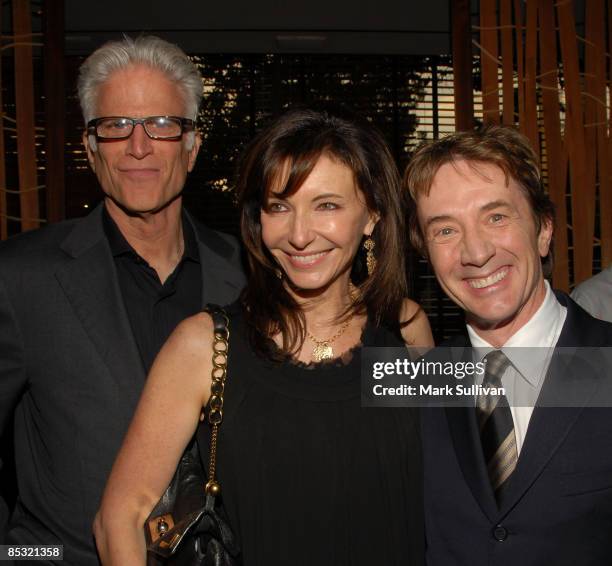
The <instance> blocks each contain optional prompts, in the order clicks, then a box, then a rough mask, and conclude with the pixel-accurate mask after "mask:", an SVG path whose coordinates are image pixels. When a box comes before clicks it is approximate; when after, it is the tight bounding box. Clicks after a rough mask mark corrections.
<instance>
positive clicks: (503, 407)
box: [476, 350, 518, 505]
mask: <svg viewBox="0 0 612 566" xmlns="http://www.w3.org/2000/svg"><path fill="white" fill-rule="evenodd" d="M485 362H486V366H485V377H484V380H483V382H482V386H483V388H484V387H502V381H501V378H502V375H503V374H504V372H505V371H506V369H508V367H510V365H511V364H510V360H509V359H508V358H507V357H506V355H505V354H504V353H503V352H502V351H501V350H493V351H491V352H489V353H488V354H487V356H486V358H485ZM476 418H477V420H478V426H479V428H480V440H481V442H482V450H483V453H484V458H485V462H486V464H487V471H488V474H489V479H490V481H491V486H492V487H493V491H494V492H495V499H496V500H497V503H498V505H500V504H501V500H502V497H503V493H504V488H505V487H506V486H507V484H508V481H507V480H508V478H510V476H511V475H512V472H514V469H515V468H516V462H517V460H518V452H517V449H516V437H515V435H514V421H513V420H512V413H511V412H510V406H509V405H508V399H507V398H506V396H505V395H486V394H482V395H479V396H478V398H477V399H476Z"/></svg>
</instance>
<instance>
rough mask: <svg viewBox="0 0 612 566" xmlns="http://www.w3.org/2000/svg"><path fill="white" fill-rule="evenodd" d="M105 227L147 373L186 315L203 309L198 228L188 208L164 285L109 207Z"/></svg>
mask: <svg viewBox="0 0 612 566" xmlns="http://www.w3.org/2000/svg"><path fill="white" fill-rule="evenodd" d="M103 217H104V232H105V234H106V237H107V239H108V243H109V244H110V249H111V253H112V255H113V259H114V260H115V266H116V268H117V276H118V278H119V287H120V288H121V294H122V295H123V302H124V304H125V308H126V310H127V315H128V318H129V320H130V324H131V326H132V332H133V333H134V338H135V340H136V344H137V345H138V349H139V351H140V357H141V359H142V363H143V365H144V368H145V370H146V371H147V372H148V371H149V369H150V368H151V365H152V364H153V360H154V359H155V356H156V355H157V353H158V352H159V350H160V349H161V347H162V345H163V344H164V342H165V341H166V339H167V338H168V336H169V335H170V334H171V332H172V331H173V330H174V328H175V327H176V325H177V324H178V323H179V322H181V320H183V319H184V318H187V317H188V316H190V315H192V314H195V313H196V312H199V311H200V310H202V270H201V268H200V254H199V250H198V243H197V241H196V237H195V233H194V231H193V227H192V226H191V223H190V222H189V220H188V219H187V218H186V217H185V214H184V213H183V216H182V223H183V238H184V240H185V251H184V252H183V257H182V258H181V261H180V262H179V263H178V265H177V266H176V268H175V269H174V271H173V272H172V274H171V275H170V276H169V277H168V279H166V281H165V282H164V284H163V285H162V283H161V281H160V280H159V277H158V275H157V272H156V271H155V269H153V268H152V267H151V266H150V265H149V264H148V263H147V262H146V261H145V260H144V259H143V258H142V257H140V256H139V255H138V254H137V253H136V251H135V250H134V248H132V246H130V244H129V243H128V242H127V240H126V239H125V238H124V237H123V234H122V233H121V232H120V230H119V228H118V227H117V225H116V224H115V222H114V221H113V219H112V218H111V217H110V215H109V214H108V212H107V211H106V209H104V215H103Z"/></svg>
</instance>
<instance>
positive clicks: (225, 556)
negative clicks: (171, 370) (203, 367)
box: [145, 305, 241, 566]
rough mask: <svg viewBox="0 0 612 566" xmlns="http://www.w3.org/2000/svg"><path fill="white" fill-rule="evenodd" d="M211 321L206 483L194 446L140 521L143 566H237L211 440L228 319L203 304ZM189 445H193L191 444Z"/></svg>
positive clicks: (218, 414) (219, 413)
mask: <svg viewBox="0 0 612 566" xmlns="http://www.w3.org/2000/svg"><path fill="white" fill-rule="evenodd" d="M204 310H205V311H207V312H209V313H210V315H211V316H212V318H213V322H214V338H213V356H212V358H213V369H212V381H211V394H210V399H209V402H208V405H207V407H206V410H205V414H206V418H207V420H208V422H209V423H210V425H211V441H210V458H209V465H208V480H207V478H206V474H205V473H204V470H203V469H202V465H201V463H200V459H199V456H198V453H197V450H196V448H197V447H196V446H191V447H189V448H188V449H187V450H186V451H185V453H184V454H183V456H182V458H181V460H180V462H179V465H178V467H177V470H176V473H175V474H174V477H173V478H172V481H171V482H170V485H169V486H168V489H167V490H166V492H165V493H164V495H163V496H162V497H161V499H160V500H159V502H158V503H157V505H156V506H155V508H154V509H153V511H152V512H151V514H150V515H149V518H148V519H147V521H146V522H145V537H146V540H147V550H148V553H147V566H162V565H167V566H240V564H241V560H240V556H239V555H240V551H239V548H238V545H237V543H236V539H235V537H234V534H233V532H232V530H231V528H230V526H229V524H228V522H227V520H226V518H225V516H224V513H223V510H222V508H221V506H220V505H219V502H218V500H217V499H218V496H219V494H220V492H221V487H220V485H219V482H218V481H217V479H216V476H215V471H216V456H217V438H218V433H219V426H220V425H221V421H222V420H223V393H224V388H225V378H226V376H227V353H228V344H229V328H228V323H229V321H228V318H227V315H226V314H225V312H224V311H223V309H221V308H220V307H218V306H216V305H207V306H206V308H205V309H204ZM194 444H195V442H194Z"/></svg>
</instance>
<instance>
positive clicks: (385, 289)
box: [236, 108, 407, 360]
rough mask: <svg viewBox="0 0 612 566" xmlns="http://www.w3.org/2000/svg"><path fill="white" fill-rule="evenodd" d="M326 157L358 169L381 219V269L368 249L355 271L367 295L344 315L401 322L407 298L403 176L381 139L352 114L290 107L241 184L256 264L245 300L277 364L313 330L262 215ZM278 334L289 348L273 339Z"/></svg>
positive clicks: (376, 235)
mask: <svg viewBox="0 0 612 566" xmlns="http://www.w3.org/2000/svg"><path fill="white" fill-rule="evenodd" d="M323 154H325V155H327V156H329V157H330V158H332V159H335V160H337V161H338V162H340V163H342V164H344V165H346V166H347V167H349V168H350V169H351V170H352V171H353V175H354V179H355V184H356V186H357V188H358V189H359V190H360V192H361V193H362V195H363V198H364V200H365V203H366V206H367V208H368V209H369V210H370V211H371V212H375V213H376V214H377V215H378V217H379V220H378V223H377V224H376V227H375V229H374V232H373V233H372V236H371V237H372V238H373V240H374V242H375V244H376V246H375V249H374V251H375V254H376V260H377V265H376V269H375V271H374V273H373V274H372V275H370V276H368V275H367V271H366V268H365V253H364V252H363V250H362V248H361V247H360V251H359V252H358V253H357V256H356V257H355V259H354V263H353V268H352V272H351V280H352V282H353V284H354V285H355V286H356V287H357V288H358V289H359V293H357V296H356V298H355V301H354V302H353V303H352V305H351V307H350V308H349V310H348V311H347V312H346V313H344V314H343V316H349V315H351V314H353V313H363V312H366V311H367V312H368V314H369V316H370V317H371V318H372V320H373V322H374V324H376V325H379V324H381V323H384V322H386V323H389V324H392V325H397V323H398V317H399V312H400V307H401V302H402V300H403V298H404V297H405V296H406V295H407V283H406V275H405V256H406V254H405V245H404V242H405V234H406V230H405V227H404V221H403V218H404V216H403V212H402V208H401V197H400V179H399V174H398V172H397V168H396V166H395V162H394V160H393V157H392V156H391V153H390V151H389V149H388V147H387V145H386V143H385V142H384V140H383V138H382V136H381V134H380V133H379V132H378V130H377V129H376V128H375V127H374V126H372V125H371V124H370V123H368V122H367V121H363V120H360V119H358V118H356V117H355V116H353V115H352V114H350V113H348V111H346V110H339V109H334V110H330V109H329V108H324V109H315V108H301V109H293V110H289V111H288V112H286V113H285V114H283V115H282V116H280V117H279V118H277V119H276V120H275V121H274V122H273V123H272V124H271V125H270V126H268V127H267V128H266V129H265V130H264V131H262V132H261V133H260V134H259V135H258V136H257V137H256V138H255V139H254V140H253V141H252V142H251V144H250V145H249V147H248V148H247V150H246V151H245V153H244V154H243V156H242V159H241V160H240V163H239V167H238V171H237V181H236V194H237V197H238V202H239V206H240V211H241V231H242V240H243V242H244V245H245V248H246V251H247V255H248V262H249V267H250V276H249V282H248V285H247V287H246V288H245V290H244V291H243V293H242V296H241V301H242V304H243V307H244V312H245V316H246V319H247V324H248V327H249V330H250V331H249V339H250V341H251V344H252V346H253V348H254V349H255V351H256V352H257V353H259V354H260V355H263V356H265V357H267V358H269V359H273V360H282V359H284V358H286V357H288V356H293V355H295V354H296V353H297V352H299V350H300V348H301V347H302V345H303V343H304V340H305V325H304V314H303V312H302V309H301V308H300V306H299V305H298V303H297V302H296V301H295V299H294V298H293V297H292V296H291V294H290V293H289V292H288V291H287V290H286V288H285V284H284V283H283V280H282V279H280V278H279V277H278V269H279V268H278V264H277V263H276V262H275V260H274V259H273V257H272V255H271V254H270V253H269V252H268V250H267V249H266V248H265V246H264V245H263V242H262V238H261V210H262V208H264V207H265V206H266V201H267V198H268V195H269V192H270V190H271V188H272V186H274V189H275V192H277V194H280V196H282V197H287V196H290V195H292V194H293V193H295V192H296V191H298V190H299V188H300V186H301V185H302V183H303V182H304V181H305V180H306V178H307V177H308V175H309V174H310V172H311V171H312V170H313V168H314V166H315V164H316V163H317V161H318V159H319V158H320V157H321V155H323ZM283 180H284V186H283V187H280V188H281V190H280V191H279V187H278V184H279V181H280V182H282V181H283ZM278 332H280V333H281V336H282V347H281V348H277V347H275V346H274V345H273V343H272V342H271V337H272V336H274V335H275V334H276V333H278Z"/></svg>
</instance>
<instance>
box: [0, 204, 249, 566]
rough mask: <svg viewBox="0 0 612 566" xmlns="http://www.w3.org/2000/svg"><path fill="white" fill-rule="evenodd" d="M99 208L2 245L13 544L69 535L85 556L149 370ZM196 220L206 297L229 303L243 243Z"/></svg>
mask: <svg viewBox="0 0 612 566" xmlns="http://www.w3.org/2000/svg"><path fill="white" fill-rule="evenodd" d="M101 211H102V208H101V206H100V207H98V208H97V209H96V210H94V211H93V212H92V213H91V214H90V215H89V216H87V217H86V218H83V219H81V220H73V221H67V222H62V223H59V224H55V225H50V226H48V227H46V228H43V229H41V230H36V231H34V232H29V233H25V234H22V235H20V236H18V237H16V238H13V239H10V240H8V241H7V242H4V243H3V244H2V245H1V246H0V427H1V428H0V430H5V428H6V426H7V423H8V422H9V421H10V418H11V417H12V416H13V414H14V418H15V421H14V427H15V458H16V470H17V480H18V491H19V494H18V501H17V507H16V509H15V512H14V515H13V517H12V520H11V522H10V525H9V530H8V533H7V536H6V543H10V544H63V545H64V562H63V563H62V564H71V565H78V566H89V565H97V564H98V560H97V558H96V554H95V549H94V541H93V536H92V521H93V518H94V514H95V512H96V509H97V508H98V504H99V502H100V496H101V494H102V489H103V487H104V484H105V482H106V479H107V476H108V474H109V471H110V468H111V465H112V463H113V459H114V457H115V455H116V453H117V450H118V448H119V446H120V444H121V441H122V438H123V435H124V433H125V431H126V429H127V426H128V424H129V422H130V419H131V416H132V413H133V411H134V408H135V405H136V402H137V401H138V397H139V394H140V392H141V390H142V387H143V384H144V380H145V373H144V369H143V366H142V362H141V360H140V355H139V352H138V349H137V346H136V343H135V340H134V337H133V334H132V331H131V328H130V323H129V321H128V317H127V314H126V310H125V307H124V304H123V300H122V296H121V292H120V289H119V284H118V280H117V276H116V271H115V265H114V261H113V258H112V256H111V253H110V249H109V245H108V242H107V239H106V237H105V235H104V232H103V227H102V216H101ZM190 221H191V220H190ZM193 225H194V231H195V234H196V238H197V240H198V247H199V251H200V261H201V265H202V304H203V305H204V304H205V303H207V302H212V303H219V304H226V303H229V302H231V301H233V300H234V299H235V298H236V297H237V295H238V293H239V291H240V289H241V287H242V286H243V284H244V275H243V273H242V269H241V265H240V259H239V251H238V246H237V244H236V242H235V240H234V239H233V238H231V237H229V236H226V235H222V234H220V233H218V232H215V231H213V230H211V229H209V228H205V227H203V226H200V225H197V224H196V223H193ZM150 465H155V464H154V462H151V463H150Z"/></svg>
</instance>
